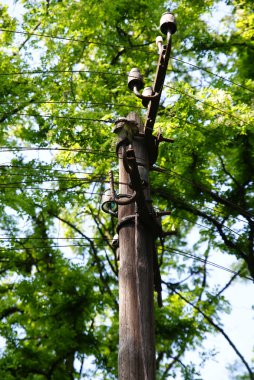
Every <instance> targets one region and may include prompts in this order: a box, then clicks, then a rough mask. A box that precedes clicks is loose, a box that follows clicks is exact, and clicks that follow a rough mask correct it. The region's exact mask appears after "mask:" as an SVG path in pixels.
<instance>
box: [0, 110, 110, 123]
mask: <svg viewBox="0 0 254 380" xmlns="http://www.w3.org/2000/svg"><path fill="white" fill-rule="evenodd" d="M0 115H4V116H6V117H8V115H10V116H12V115H13V114H12V113H11V112H9V113H5V112H0ZM15 115H17V116H26V117H45V118H53V119H64V120H82V121H92V122H100V123H110V124H112V123H114V122H115V120H113V119H108V120H105V119H91V118H84V117H74V116H57V115H42V114H29V113H20V112H17V113H16V112H15Z"/></svg>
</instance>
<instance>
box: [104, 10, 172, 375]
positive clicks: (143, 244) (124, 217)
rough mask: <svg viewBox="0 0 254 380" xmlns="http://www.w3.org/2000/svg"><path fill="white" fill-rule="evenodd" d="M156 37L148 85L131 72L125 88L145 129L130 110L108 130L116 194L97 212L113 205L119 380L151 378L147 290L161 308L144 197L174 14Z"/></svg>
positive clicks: (151, 216) (150, 215) (152, 220)
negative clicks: (113, 146) (138, 104)
mask: <svg viewBox="0 0 254 380" xmlns="http://www.w3.org/2000/svg"><path fill="white" fill-rule="evenodd" d="M160 28H161V32H162V33H163V34H165V35H166V36H167V44H166V45H163V39H162V37H161V36H159V37H157V39H156V43H157V46H158V49H159V60H158V65H157V72H156V78H155V82H154V85H153V87H146V88H145V89H144V91H143V93H142V94H141V93H140V92H139V91H140V90H141V89H142V88H143V78H142V76H141V74H140V72H139V70H138V69H137V68H134V69H132V70H131V71H130V73H129V76H128V86H129V89H130V90H131V91H133V92H134V93H135V95H136V96H138V97H139V98H141V99H142V103H143V105H144V107H148V111H147V116H146V122H145V126H143V123H142V121H141V119H140V118H139V116H138V115H136V114H135V113H134V112H131V113H130V114H129V115H128V116H127V118H121V119H119V120H117V122H116V125H115V129H114V132H115V133H116V134H117V135H118V136H119V142H118V144H117V155H118V157H119V193H118V194H116V193H115V190H114V180H113V175H111V189H110V190H108V191H109V192H107V193H105V196H104V200H103V205H102V209H103V210H104V211H105V212H108V213H110V214H113V215H115V216H116V208H117V207H116V205H118V227H117V232H118V235H119V252H120V268H119V313H120V316H119V318H120V320H119V357H118V366H119V369H118V378H119V380H155V336H154V335H155V333H154V305H153V291H154V289H155V290H156V291H157V293H158V304H159V306H162V300H161V281H160V271H159V267H158V261H157V255H156V250H155V239H156V238H157V237H158V236H160V235H162V230H161V226H160V223H158V216H159V215H165V214H168V212H163V213H157V214H156V213H155V211H154V209H153V207H152V203H151V199H150V185H149V169H150V168H151V167H152V166H153V164H154V163H155V162H156V159H157V155H158V147H159V143H160V142H162V141H167V142H172V140H170V139H165V138H163V137H162V135H161V133H159V134H158V136H154V135H153V133H152V132H153V126H154V123H155V119H156V115H157V110H158V107H159V103H160V97H161V92H162V88H163V84H164V80H165V76H166V70H167V65H168V61H169V57H170V51H171V35H172V34H174V33H175V32H176V23H175V19H174V16H173V15H172V14H171V13H170V12H166V13H164V14H163V15H162V17H161V21H160Z"/></svg>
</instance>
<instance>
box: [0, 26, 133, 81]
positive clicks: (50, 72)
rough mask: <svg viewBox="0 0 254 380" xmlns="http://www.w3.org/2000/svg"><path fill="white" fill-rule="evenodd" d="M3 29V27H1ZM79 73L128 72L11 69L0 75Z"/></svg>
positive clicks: (113, 74)
mask: <svg viewBox="0 0 254 380" xmlns="http://www.w3.org/2000/svg"><path fill="white" fill-rule="evenodd" d="M0 30H1V29H0ZM61 73H62V74H65V73H70V74H78V73H87V74H99V75H112V76H124V77H127V76H128V74H127V73H124V72H122V73H117V72H111V71H100V70H33V71H11V72H8V73H7V72H5V73H0V76H12V75H13V76H15V75H37V74H43V75H46V74H61Z"/></svg>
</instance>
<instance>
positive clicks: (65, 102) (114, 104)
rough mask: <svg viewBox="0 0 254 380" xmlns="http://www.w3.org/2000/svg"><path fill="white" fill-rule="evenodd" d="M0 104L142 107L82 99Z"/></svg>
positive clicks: (6, 103)
mask: <svg viewBox="0 0 254 380" xmlns="http://www.w3.org/2000/svg"><path fill="white" fill-rule="evenodd" d="M0 104H1V105H16V104H23V105H24V106H25V107H26V106H32V105H33V104H77V105H82V106H85V107H84V108H94V107H97V106H98V107H99V106H101V105H103V106H109V107H111V106H113V107H127V108H137V109H143V107H138V106H133V105H130V104H121V103H119V104H117V103H107V102H89V101H88V102H84V101H71V100H70V101H50V100H44V101H43V100H40V101H37V100H36V101H33V100H32V101H29V100H28V101H23V102H22V101H9V102H1V101H0Z"/></svg>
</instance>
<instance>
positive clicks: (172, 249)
mask: <svg viewBox="0 0 254 380" xmlns="http://www.w3.org/2000/svg"><path fill="white" fill-rule="evenodd" d="M167 250H169V251H172V252H176V253H177V254H179V255H182V256H185V257H187V258H192V259H194V260H198V261H201V262H203V263H206V264H208V265H211V266H213V267H215V268H218V269H221V270H224V271H226V272H229V273H233V274H234V275H237V276H239V277H242V278H245V279H246V280H250V281H252V282H253V281H254V280H253V278H252V277H249V276H244V275H241V274H239V273H238V272H235V271H234V270H232V269H229V268H227V267H224V266H222V265H220V264H217V263H214V262H213V261H209V260H206V259H203V258H201V257H198V256H195V255H193V254H191V253H187V252H184V251H181V250H179V249H176V248H169V247H167Z"/></svg>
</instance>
